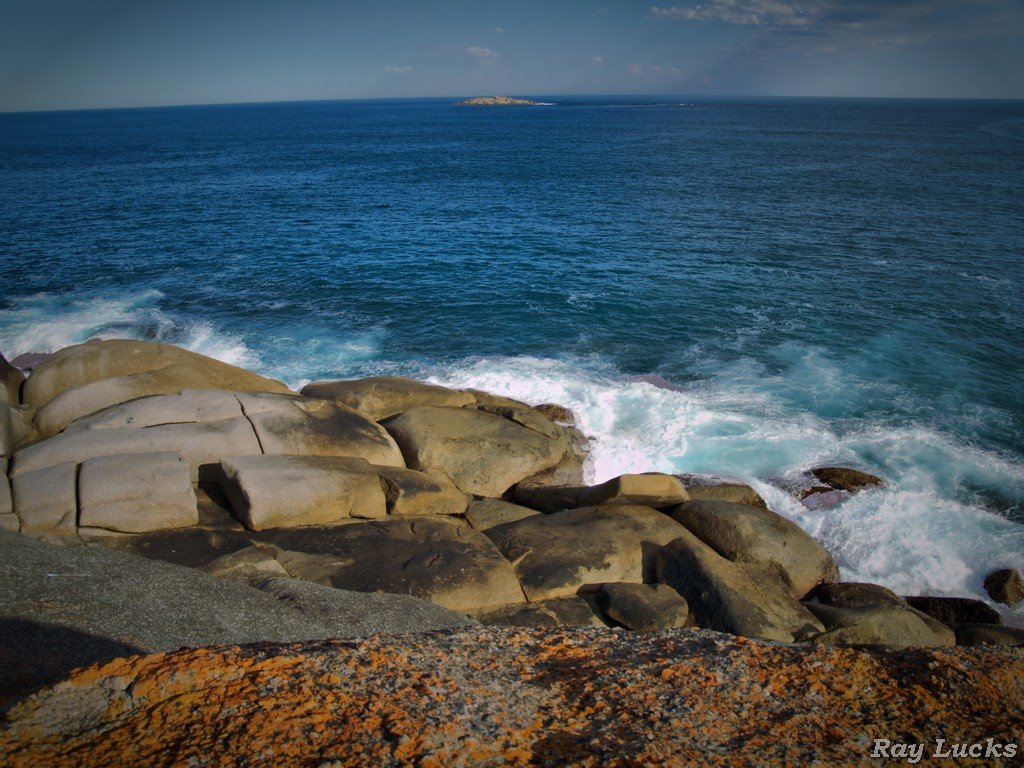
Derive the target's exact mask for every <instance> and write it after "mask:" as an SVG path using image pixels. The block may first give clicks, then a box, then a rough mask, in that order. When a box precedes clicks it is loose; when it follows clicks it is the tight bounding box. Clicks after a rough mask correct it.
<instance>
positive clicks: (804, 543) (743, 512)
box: [669, 501, 839, 599]
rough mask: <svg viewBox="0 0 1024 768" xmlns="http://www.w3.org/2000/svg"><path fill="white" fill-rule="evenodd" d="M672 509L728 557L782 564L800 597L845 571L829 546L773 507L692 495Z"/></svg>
mask: <svg viewBox="0 0 1024 768" xmlns="http://www.w3.org/2000/svg"><path fill="white" fill-rule="evenodd" d="M669 514H671V516H672V519H674V520H676V521H678V522H680V523H682V524H683V525H684V526H686V528H687V529H688V530H690V531H691V532H692V533H694V534H696V535H697V537H698V538H699V539H700V540H701V541H703V542H704V543H705V544H708V545H709V546H710V547H711V548H712V549H714V550H715V551H716V552H717V553H718V554H720V555H721V556H722V557H725V558H727V559H729V560H732V561H734V562H738V563H775V564H777V565H778V566H779V567H780V568H781V569H782V572H783V573H784V574H785V576H786V579H787V580H788V581H789V585H790V588H791V590H792V592H793V596H794V597H796V598H798V599H799V598H802V597H804V596H805V595H807V594H808V593H809V592H811V590H813V589H814V588H815V587H817V586H818V585H819V584H822V583H827V582H831V581H835V580H836V578H838V576H839V568H838V567H837V566H836V563H835V561H834V560H833V559H832V556H831V555H830V554H829V553H828V552H827V551H826V550H825V548H824V547H822V546H821V545H820V544H818V542H816V541H815V540H814V539H813V538H812V537H811V536H809V535H808V534H807V533H805V532H804V531H803V530H802V529H801V528H800V526H798V525H797V524H796V523H794V522H792V521H791V520H787V519H786V518H784V517H782V515H778V514H776V513H775V512H772V511H771V510H768V509H764V508H762V507H756V506H753V505H750V504H733V503H731V502H728V501H689V502H687V503H685V504H680V505H679V506H677V507H673V508H672V509H671V510H670V511H669Z"/></svg>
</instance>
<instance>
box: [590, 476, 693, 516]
mask: <svg viewBox="0 0 1024 768" xmlns="http://www.w3.org/2000/svg"><path fill="white" fill-rule="evenodd" d="M689 499H690V497H689V496H688V495H687V493H686V489H685V488H684V487H683V483H682V481H681V480H680V479H679V478H678V477H675V476H673V475H663V474H660V473H658V472H649V473H647V474H643V475H619V476H618V477H614V478H612V479H611V480H608V481H607V482H605V483H601V484H600V485H593V486H590V487H589V488H585V489H584V490H583V491H581V492H580V495H579V499H578V503H579V506H581V507H591V506H597V505H598V504H642V505H643V506H646V507H655V508H661V507H670V506H673V505H675V504H682V503H683V502H684V501H689Z"/></svg>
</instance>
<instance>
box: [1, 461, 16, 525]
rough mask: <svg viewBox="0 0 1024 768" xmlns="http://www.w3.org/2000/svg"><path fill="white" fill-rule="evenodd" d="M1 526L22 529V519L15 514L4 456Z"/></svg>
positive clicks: (2, 465) (2, 464) (2, 466)
mask: <svg viewBox="0 0 1024 768" xmlns="http://www.w3.org/2000/svg"><path fill="white" fill-rule="evenodd" d="M0 528H3V529H4V530H7V531H15V532H16V531H18V530H20V529H21V521H20V520H18V516H17V515H15V514H14V500H13V499H12V498H11V483H10V481H9V480H8V479H7V459H3V458H0Z"/></svg>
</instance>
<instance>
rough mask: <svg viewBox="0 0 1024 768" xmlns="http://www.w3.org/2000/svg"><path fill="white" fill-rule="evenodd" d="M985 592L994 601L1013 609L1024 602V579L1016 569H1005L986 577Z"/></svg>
mask: <svg viewBox="0 0 1024 768" xmlns="http://www.w3.org/2000/svg"><path fill="white" fill-rule="evenodd" d="M985 590H986V591H987V592H988V594H989V596H990V597H991V598H992V599H993V600H995V601H996V602H999V603H1002V604H1003V605H1008V606H1010V607H1011V608H1014V607H1016V606H1018V605H1020V604H1021V603H1022V602H1024V578H1021V575H1020V571H1017V570H1016V569H1014V568H1003V569H1002V570H999V571H995V572H993V573H990V574H989V575H988V576H986V577H985Z"/></svg>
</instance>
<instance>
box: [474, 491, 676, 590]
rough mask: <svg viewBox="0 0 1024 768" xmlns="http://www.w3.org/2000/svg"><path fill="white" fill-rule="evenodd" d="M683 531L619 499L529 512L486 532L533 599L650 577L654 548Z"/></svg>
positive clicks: (646, 509) (663, 517) (657, 514)
mask: <svg viewBox="0 0 1024 768" xmlns="http://www.w3.org/2000/svg"><path fill="white" fill-rule="evenodd" d="M685 531H686V529H685V528H683V527H682V526H681V525H679V523H676V522H675V521H673V520H671V519H670V518H669V517H668V516H666V515H663V514H662V513H661V512H658V511H657V510H655V509H651V508H650V507H642V506H630V505H625V504H623V505H607V506H600V507H583V508H580V509H571V510H565V511H562V512H555V513H553V514H550V515H540V516H537V517H528V518H526V519H524V520H520V521H519V522H515V523H509V524H507V525H501V526H498V527H496V528H491V529H490V530H489V531H487V535H488V536H489V537H490V538H491V539H492V540H493V541H494V543H495V544H497V546H498V549H500V550H501V553H502V554H503V555H505V557H506V558H508V559H509V561H511V562H512V563H513V565H514V566H515V570H516V574H517V575H518V576H519V580H520V582H521V583H522V585H523V591H524V592H525V593H526V596H527V597H528V598H529V599H530V601H531V602H533V601H535V600H548V599H551V598H555V597H567V596H570V595H575V594H576V593H577V591H578V590H579V589H580V587H583V586H585V585H587V584H601V583H604V582H607V581H634V582H644V581H653V577H654V561H655V556H656V554H657V550H658V548H659V547H660V546H661V545H663V544H667V543H668V542H670V541H672V540H673V539H675V538H676V537H677V536H679V535H680V534H681V533H685Z"/></svg>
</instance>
